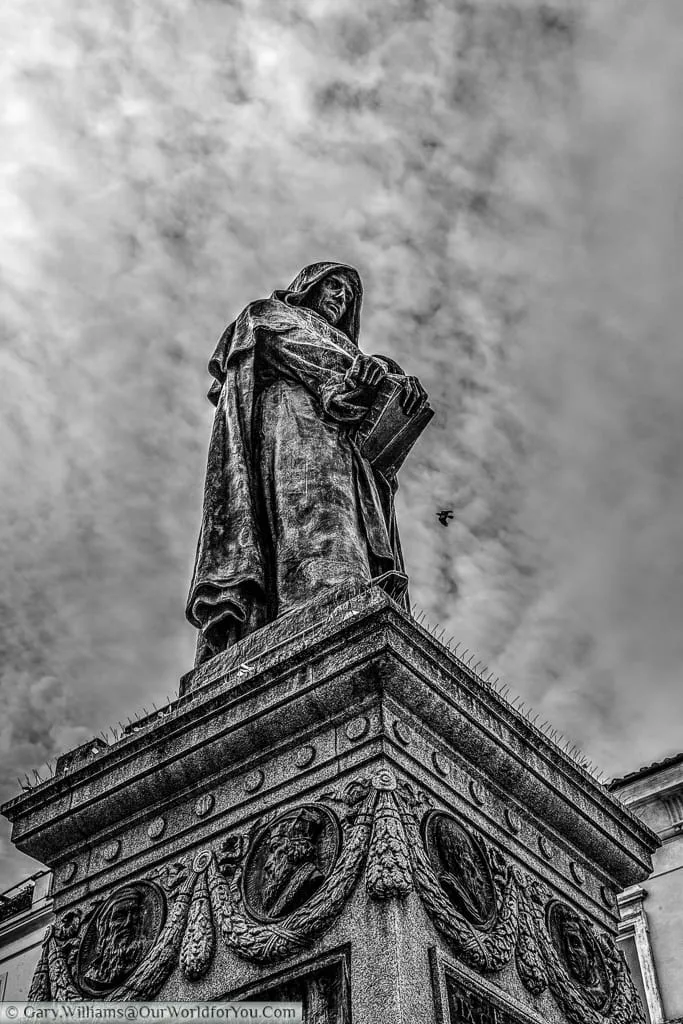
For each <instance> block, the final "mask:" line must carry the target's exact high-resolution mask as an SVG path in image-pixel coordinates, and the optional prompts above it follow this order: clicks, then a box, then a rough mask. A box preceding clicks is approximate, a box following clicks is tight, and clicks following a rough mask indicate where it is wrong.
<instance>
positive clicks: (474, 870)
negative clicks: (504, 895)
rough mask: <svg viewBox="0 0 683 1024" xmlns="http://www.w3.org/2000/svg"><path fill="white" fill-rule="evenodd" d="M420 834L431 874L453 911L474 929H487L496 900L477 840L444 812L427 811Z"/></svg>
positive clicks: (487, 868)
mask: <svg viewBox="0 0 683 1024" xmlns="http://www.w3.org/2000/svg"><path fill="white" fill-rule="evenodd" d="M422 832H423V839H424V844H425V848H426V850H427V855H428V857H429V860H430V863H431V865H432V868H433V869H434V873H435V874H436V876H437V878H438V880H439V884H440V885H441V888H442V889H443V890H444V892H445V893H446V895H447V896H448V898H449V900H450V901H451V903H452V904H453V906H454V907H455V909H456V910H457V911H458V912H459V913H461V914H462V915H463V917H465V918H466V919H467V920H468V921H470V923H471V924H474V925H476V926H477V928H482V929H486V928H490V927H491V926H492V925H493V923H494V920H495V916H496V897H495V891H494V888H493V879H492V878H491V871H490V869H489V866H488V862H487V859H486V855H485V853H484V850H483V847H482V846H481V844H480V842H479V840H478V839H476V838H475V837H474V836H472V835H471V834H470V833H469V832H468V831H467V830H466V829H465V828H463V826H462V825H461V824H460V822H459V821H458V820H457V819H456V818H455V817H454V816H453V815H452V814H447V813H446V812H445V811H430V812H429V813H428V814H427V815H426V816H425V819H424V822H423V825H422Z"/></svg>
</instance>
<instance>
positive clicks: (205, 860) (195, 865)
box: [192, 850, 211, 875]
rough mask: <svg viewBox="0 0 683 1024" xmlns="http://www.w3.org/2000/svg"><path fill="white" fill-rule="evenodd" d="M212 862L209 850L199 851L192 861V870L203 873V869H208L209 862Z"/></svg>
mask: <svg viewBox="0 0 683 1024" xmlns="http://www.w3.org/2000/svg"><path fill="white" fill-rule="evenodd" d="M210 863H211V854H210V853H209V851H208V850H203V851H202V852H201V853H198V854H197V856H196V857H195V859H194V860H193V861H192V870H193V871H196V872H197V874H198V875H199V874H201V872H202V871H206V869H207V868H208V866H209V864H210Z"/></svg>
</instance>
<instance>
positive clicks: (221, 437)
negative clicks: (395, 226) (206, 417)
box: [187, 263, 426, 662]
mask: <svg viewBox="0 0 683 1024" xmlns="http://www.w3.org/2000/svg"><path fill="white" fill-rule="evenodd" d="M362 296H363V288H362V284H361V280H360V277H359V275H358V273H357V272H356V271H355V270H353V269H352V268H351V267H347V266H343V265H340V264H336V263H315V264H312V265H311V266H309V267H306V268H305V269H304V270H302V271H301V273H300V274H298V275H297V277H296V278H295V279H294V281H293V282H292V283H291V285H290V286H289V287H288V288H286V289H284V290H279V291H275V292H273V294H272V295H271V297H270V298H269V299H262V300H259V301H257V302H252V303H250V305H248V306H247V307H246V309H245V310H244V311H243V312H242V313H241V314H240V316H239V317H238V318H237V320H235V321H234V323H232V324H230V325H229V327H228V328H227V329H226V330H225V332H224V334H223V336H222V337H221V339H220V341H219V343H218V346H217V348H216V351H215V352H214V355H213V357H212V359H211V361H210V363H209V370H210V373H211V374H212V376H213V378H214V383H213V385H212V387H211V390H210V391H209V398H210V400H211V401H212V402H213V403H214V404H215V405H216V415H215V420H214V427H213V434H212V437H211V443H210V448H209V459H208V468H207V475H206V487H205V492H204V509H203V516H202V525H201V531H200V535H199V543H198V546H197V558H196V563H195V569H194V575H193V579H192V583H191V586H190V593H189V597H188V602H187V617H188V619H189V621H190V622H191V623H192V625H194V626H196V627H197V629H199V630H200V631H201V637H200V643H199V647H198V659H197V660H198V662H201V661H204V660H205V659H206V658H207V657H210V656H211V655H212V654H215V653H218V652H220V651H222V650H225V649H226V648H227V647H229V646H230V645H231V644H233V643H235V642H236V641H237V640H239V639H241V638H242V637H244V636H246V635H247V634H249V633H251V632H253V631H254V630H255V629H257V628H258V627H260V626H262V625H264V624H265V623H266V622H270V621H272V620H273V619H275V618H277V617H279V616H281V615H283V614H286V613H287V612H290V611H291V610H292V609H294V608H297V607H298V606H300V605H301V604H302V603H303V602H305V601H308V600H310V599H311V598H314V597H316V596H318V595H319V594H320V593H321V592H322V591H323V590H325V589H327V588H329V587H335V586H338V585H340V584H342V583H345V582H347V581H358V582H369V581H370V580H371V579H376V578H378V577H382V576H384V575H385V574H390V575H389V577H387V578H388V579H389V580H390V581H391V583H392V585H393V588H394V590H393V592H394V594H396V592H397V590H396V588H397V587H398V591H399V592H400V590H401V588H403V590H404V589H405V584H406V583H407V580H406V578H405V576H404V573H403V558H402V555H401V545H400V542H399V536H398V531H397V528H396V518H395V514H394V494H395V491H396V487H397V483H396V476H395V472H394V471H393V468H391V467H389V468H387V469H385V470H384V471H383V469H382V468H380V467H379V466H378V465H377V463H376V462H373V464H372V465H371V463H370V461H369V460H368V459H367V458H365V456H364V455H363V454H362V451H361V448H360V446H359V443H357V440H356V437H355V435H356V431H357V429H358V427H359V426H360V425H361V424H362V423H363V421H364V420H365V419H366V417H367V415H368V413H369V411H370V410H371V408H373V402H374V401H375V399H376V397H377V395H378V391H379V389H380V388H381V386H382V384H383V382H385V381H386V380H387V376H388V375H391V376H392V379H393V380H394V381H398V385H399V388H400V398H401V407H402V412H403V414H404V415H405V417H406V419H407V420H410V418H411V417H415V416H416V415H417V414H419V413H420V412H422V413H423V419H424V411H425V408H426V395H425V393H424V391H423V390H422V388H421V386H420V384H419V382H418V381H417V380H416V378H414V377H409V376H407V375H405V374H404V373H403V371H402V370H401V369H400V367H398V366H397V365H396V363H394V362H393V361H392V360H390V359H387V358H386V357H381V356H367V355H364V354H363V353H361V352H360V350H359V348H358V335H359V328H360V308H361V302H362ZM375 411H376V408H375Z"/></svg>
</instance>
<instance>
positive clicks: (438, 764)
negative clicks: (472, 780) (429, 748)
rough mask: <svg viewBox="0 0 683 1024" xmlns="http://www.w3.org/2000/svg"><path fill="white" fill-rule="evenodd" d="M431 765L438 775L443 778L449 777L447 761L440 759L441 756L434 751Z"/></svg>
mask: <svg viewBox="0 0 683 1024" xmlns="http://www.w3.org/2000/svg"><path fill="white" fill-rule="evenodd" d="M432 764H433V765H434V767H435V768H436V770H437V772H438V773H439V775H443V776H444V777H445V776H446V775H450V773H451V767H450V765H449V763H448V761H447V760H446V758H445V757H442V756H441V754H439V753H438V751H436V750H435V751H434V753H433V754H432Z"/></svg>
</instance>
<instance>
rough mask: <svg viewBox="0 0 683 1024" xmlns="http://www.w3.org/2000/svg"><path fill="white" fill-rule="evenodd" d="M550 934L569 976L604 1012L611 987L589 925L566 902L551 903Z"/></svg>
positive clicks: (591, 1001)
mask: <svg viewBox="0 0 683 1024" xmlns="http://www.w3.org/2000/svg"><path fill="white" fill-rule="evenodd" d="M548 931H549V932H550V935H551V937H552V940H553V945H554V946H555V949H556V950H557V952H558V954H559V957H560V960H561V961H562V964H563V966H564V969H565V970H566V972H567V974H568V975H569V977H570V978H571V980H572V981H573V982H574V984H575V985H576V987H577V988H578V989H579V990H580V991H581V994H582V995H583V997H584V998H585V999H586V1001H587V1002H588V1003H590V1004H591V1006H593V1007H594V1008H595V1009H596V1010H602V1009H604V1008H605V1006H606V1005H607V1001H608V999H609V997H610V986H609V980H608V975H607V969H606V967H605V961H604V959H603V956H602V953H601V951H600V947H599V946H598V943H597V940H596V938H595V935H594V934H593V932H592V931H591V929H590V927H589V926H588V923H587V922H586V921H584V920H582V918H580V917H579V916H578V914H576V913H574V911H573V910H572V909H571V907H568V906H567V905H566V904H565V903H559V902H554V903H551V905H550V907H549V909H548Z"/></svg>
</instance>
